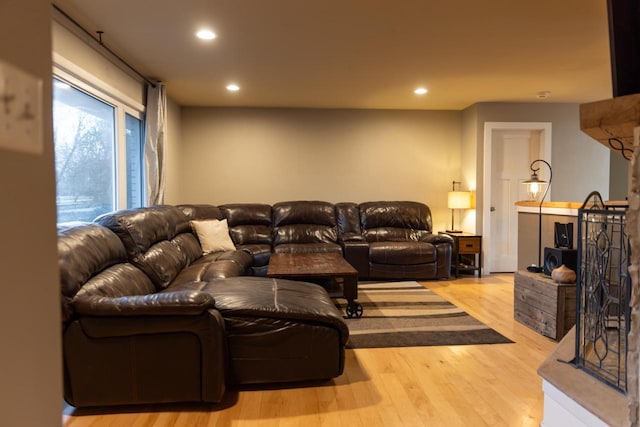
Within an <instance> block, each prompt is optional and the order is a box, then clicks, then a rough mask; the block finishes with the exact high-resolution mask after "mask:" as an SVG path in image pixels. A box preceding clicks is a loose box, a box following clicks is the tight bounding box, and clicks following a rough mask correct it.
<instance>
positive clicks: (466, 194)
mask: <svg viewBox="0 0 640 427" xmlns="http://www.w3.org/2000/svg"><path fill="white" fill-rule="evenodd" d="M456 184H458V185H460V181H453V188H452V191H449V192H448V193H447V207H448V208H449V209H451V230H447V233H462V230H456V228H455V222H454V212H455V210H456V209H469V208H471V192H470V191H459V190H458V191H456Z"/></svg>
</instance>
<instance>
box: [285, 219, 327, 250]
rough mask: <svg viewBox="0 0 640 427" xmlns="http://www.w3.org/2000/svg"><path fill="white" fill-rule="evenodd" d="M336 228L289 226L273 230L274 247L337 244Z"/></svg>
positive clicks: (303, 225) (304, 225)
mask: <svg viewBox="0 0 640 427" xmlns="http://www.w3.org/2000/svg"><path fill="white" fill-rule="evenodd" d="M337 239H338V234H337V232H336V227H329V226H326V225H318V224H289V225H282V226H279V227H276V228H275V229H274V230H273V245H274V246H276V247H277V246H278V245H282V244H285V243H336V241H337Z"/></svg>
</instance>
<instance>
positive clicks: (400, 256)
mask: <svg viewBox="0 0 640 427" xmlns="http://www.w3.org/2000/svg"><path fill="white" fill-rule="evenodd" d="M369 260H370V261H371V263H376V264H393V265H411V264H427V263H431V262H435V261H436V260H437V252H436V247H435V246H434V245H432V244H431V243H426V242H373V243H371V244H370V245H369Z"/></svg>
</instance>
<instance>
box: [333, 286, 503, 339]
mask: <svg viewBox="0 0 640 427" xmlns="http://www.w3.org/2000/svg"><path fill="white" fill-rule="evenodd" d="M357 301H358V302H359V303H360V304H362V306H363V307H364V314H363V316H362V317H361V318H352V319H349V318H346V317H345V319H346V322H347V324H348V325H349V332H350V336H349V342H348V343H347V348H376V347H414V346H432V345H467V344H500V343H512V342H513V341H511V340H509V339H508V338H506V337H504V336H502V335H501V334H499V333H498V332H496V331H494V330H493V329H491V328H489V327H488V326H486V325H485V324H483V323H482V322H480V321H478V320H476V319H475V318H473V317H471V316H470V315H468V314H467V313H466V312H464V311H463V310H461V309H459V308H458V307H456V306H455V305H453V304H451V303H450V302H449V301H447V300H445V299H443V298H442V297H440V296H438V295H436V294H435V293H433V292H432V291H430V290H429V289H427V288H425V287H424V286H422V285H420V284H419V283H418V282H413V281H411V282H385V283H369V282H364V283H363V282H361V283H359V284H358V300H357Z"/></svg>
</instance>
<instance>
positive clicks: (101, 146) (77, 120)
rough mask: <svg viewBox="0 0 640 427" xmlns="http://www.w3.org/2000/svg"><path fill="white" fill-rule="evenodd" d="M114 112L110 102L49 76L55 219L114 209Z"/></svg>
mask: <svg viewBox="0 0 640 427" xmlns="http://www.w3.org/2000/svg"><path fill="white" fill-rule="evenodd" d="M114 110H115V109H114V108H113V107H112V106H111V105H108V104H106V103H104V102H102V101H100V100H99V99H96V98H94V97H92V96H90V95H87V94H86V93H84V92H82V91H80V90H78V89H76V88H74V87H72V86H71V85H69V84H67V83H64V82H62V81H60V80H57V79H54V84H53V140H54V146H55V153H56V156H55V158H56V161H55V164H56V203H57V206H58V222H66V221H91V220H93V219H94V218H95V217H96V216H98V215H100V214H102V213H105V212H109V211H112V210H114V208H115V201H116V197H115V196H116V194H115V185H114V182H115V177H114V172H115V167H114V166H115V149H116V145H115V114H114Z"/></svg>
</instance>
